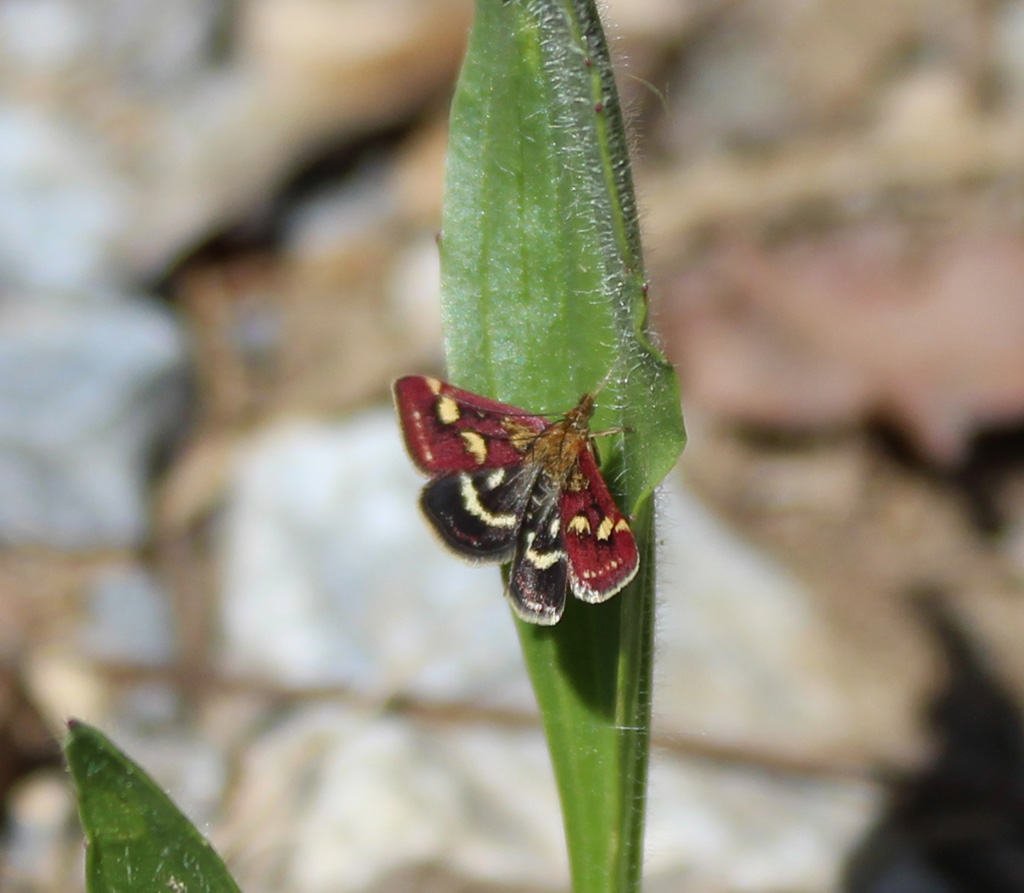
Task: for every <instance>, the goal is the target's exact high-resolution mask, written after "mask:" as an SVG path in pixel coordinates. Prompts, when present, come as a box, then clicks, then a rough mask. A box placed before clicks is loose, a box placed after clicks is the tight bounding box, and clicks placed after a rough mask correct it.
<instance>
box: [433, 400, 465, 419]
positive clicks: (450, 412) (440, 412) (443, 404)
mask: <svg viewBox="0 0 1024 893" xmlns="http://www.w3.org/2000/svg"><path fill="white" fill-rule="evenodd" d="M461 415H462V413H460V412H459V404H458V403H456V402H455V401H454V400H453V399H452V398H451V397H441V398H440V399H439V400H438V401H437V417H438V418H439V419H440V420H441V424H443V425H453V424H455V422H457V421H458V420H459V416H461Z"/></svg>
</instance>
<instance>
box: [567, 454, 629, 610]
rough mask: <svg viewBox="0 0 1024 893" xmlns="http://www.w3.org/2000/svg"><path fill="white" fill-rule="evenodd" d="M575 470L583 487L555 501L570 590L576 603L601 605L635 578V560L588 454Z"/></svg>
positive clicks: (625, 527)
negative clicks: (558, 507) (560, 525)
mask: <svg viewBox="0 0 1024 893" xmlns="http://www.w3.org/2000/svg"><path fill="white" fill-rule="evenodd" d="M579 470H580V473H581V474H582V475H583V478H584V479H585V481H586V485H585V486H584V487H583V488H582V489H579V490H564V491H563V492H562V496H561V500H560V503H561V504H560V512H561V521H562V528H563V537H564V540H565V552H566V555H567V557H568V565H569V585H570V586H571V587H572V591H573V594H574V595H575V596H576V597H577V598H580V599H582V600H583V601H585V602H603V601H605V600H606V599H609V598H611V597H612V596H613V595H615V593H617V592H619V591H620V590H621V589H622V588H623V587H624V586H626V584H628V583H629V582H630V581H631V580H632V579H633V577H635V576H636V572H637V568H638V567H639V565H640V554H639V552H638V550H637V545H636V539H635V538H634V536H633V531H632V530H631V529H630V526H629V521H628V520H627V519H626V516H625V515H623V514H622V512H621V511H619V507H618V506H617V505H616V504H615V500H614V499H613V498H612V494H611V493H610V492H608V485H607V484H606V483H605V481H604V477H603V476H602V475H601V469H600V468H598V466H597V460H596V459H595V458H594V454H593V453H592V452H591V451H590V450H589V449H585V450H581V451H580V457H579Z"/></svg>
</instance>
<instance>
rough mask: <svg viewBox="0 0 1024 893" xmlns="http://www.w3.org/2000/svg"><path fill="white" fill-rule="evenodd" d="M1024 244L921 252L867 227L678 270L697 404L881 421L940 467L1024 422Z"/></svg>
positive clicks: (727, 243)
mask: <svg viewBox="0 0 1024 893" xmlns="http://www.w3.org/2000/svg"><path fill="white" fill-rule="evenodd" d="M1022 282H1024V244H1022V243H1021V241H1020V238H1019V236H1018V235H1016V234H1015V233H1011V232H994V233H986V232H984V231H969V232H961V233H957V234H955V235H950V236H946V237H943V238H940V239H935V240H932V241H930V242H928V243H927V244H919V242H918V241H917V240H914V239H912V238H911V236H910V232H909V230H908V229H906V228H905V227H903V226H901V225H899V224H892V223H885V222H878V221H874V222H867V223H864V224H861V225H858V226H853V227H850V228H848V229H845V230H842V231H838V232H836V233H834V234H832V235H829V236H826V237H818V238H806V239H803V240H799V241H794V242H791V243H789V244H787V245H785V246H783V247H782V248H780V249H777V250H775V251H768V250H766V249H763V248H759V247H756V246H755V245H753V244H752V243H751V242H749V241H746V240H743V239H741V238H735V237H734V238H727V239H724V240H722V242H720V243H719V244H718V245H717V246H716V247H715V248H713V249H712V252H711V253H710V255H709V257H708V259H707V261H706V262H705V263H704V264H702V265H701V268H700V269H698V270H695V271H691V272H689V273H686V274H683V275H681V276H679V277H678V278H677V279H676V280H675V281H674V283H673V284H672V285H671V287H670V298H669V302H668V306H667V309H666V311H665V318H666V323H667V326H666V335H667V338H668V341H669V344H670V349H671V353H672V356H673V357H674V358H675V360H676V361H677V363H678V364H679V366H680V369H681V371H682V373H683V376H684V380H685V386H686V390H687V398H688V399H689V400H690V401H692V402H693V404H694V405H696V406H699V407H701V408H703V409H706V410H707V411H708V412H709V413H711V414H712V415H714V416H718V417H725V418H727V419H732V420H740V421H750V422H757V423H762V424H768V425H781V426H800V427H805V428H817V427H822V426H835V425H853V424H857V423H858V422H860V421H862V420H863V419H864V418H865V417H868V416H872V415H882V416H884V417H886V418H888V419H889V420H891V421H892V422H893V423H894V424H896V425H897V426H899V427H900V428H902V429H903V430H904V431H905V433H906V435H907V437H908V438H909V439H910V440H911V441H912V442H913V443H914V444H915V445H916V447H917V448H918V449H919V450H920V451H921V452H922V453H923V454H925V455H926V456H928V457H929V458H931V459H932V460H933V461H935V462H938V463H941V464H946V465H948V464H952V463H955V462H956V461H958V460H959V459H961V458H962V457H963V454H964V451H965V449H966V447H967V445H968V442H969V440H970V438H971V436H972V434H973V433H974V431H975V430H977V429H978V428H979V427H982V426H986V425H994V424H1000V423H1006V422H1011V421H1014V420H1017V419H1020V418H1024V301H1022V300H1021V283H1022Z"/></svg>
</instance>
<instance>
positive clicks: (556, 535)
mask: <svg viewBox="0 0 1024 893" xmlns="http://www.w3.org/2000/svg"><path fill="white" fill-rule="evenodd" d="M394 396H395V407H396V409H397V411H398V418H399V422H400V423H401V427H402V434H403V436H404V438H405V445H406V447H407V449H408V451H409V456H410V457H411V458H412V461H413V464H415V466H416V467H417V468H418V469H419V470H420V471H421V472H423V473H424V474H426V475H429V476H430V480H429V481H428V482H427V484H426V486H425V487H424V488H423V492H422V494H421V496H420V507H421V508H422V510H423V514H424V515H425V516H426V518H427V520H428V521H429V522H430V524H431V526H432V527H433V528H434V530H435V531H436V532H437V533H438V535H439V536H440V538H441V540H442V542H443V543H444V544H445V545H446V546H447V547H448V548H449V549H451V550H452V551H453V552H454V553H455V554H456V555H459V556H460V557H462V558H465V559H467V560H469V561H470V562H473V563H479V564H504V563H505V562H511V568H510V571H509V581H508V588H507V590H506V596H507V597H508V600H509V602H510V603H511V605H512V608H513V610H514V611H515V612H516V614H517V615H518V616H519V617H520V618H521V619H523V620H525V621H527V622H529V623H536V624H541V625H544V626H550V625H552V624H555V623H557V622H558V620H559V618H560V617H561V616H562V611H563V610H564V608H565V601H566V593H567V591H569V590H571V591H572V593H573V595H575V596H576V597H577V598H579V599H581V600H583V601H585V602H592V603H594V602H603V601H606V600H607V599H609V598H611V597H612V596H613V595H615V594H616V593H617V592H619V591H620V590H621V589H622V588H623V587H624V586H626V584H627V583H629V582H630V581H631V580H632V579H633V578H634V577H635V576H636V572H637V568H638V566H639V563H640V557H639V553H638V551H637V545H636V540H635V539H634V537H633V531H632V530H631V529H630V526H629V521H628V520H627V519H626V517H625V515H623V513H622V512H621V511H620V510H619V508H618V506H617V505H616V504H615V500H614V499H613V498H612V495H611V493H610V492H609V491H608V485H607V484H606V483H605V481H604V478H603V477H602V476H601V470H600V468H599V467H598V464H597V457H596V454H595V451H594V446H593V441H592V436H591V433H590V418H591V416H592V415H593V413H594V395H593V394H584V395H583V397H581V398H580V401H579V403H577V405H576V406H575V407H574V408H573V409H571V410H569V412H567V413H566V414H565V415H564V416H563V417H562V418H561V419H558V420H557V421H553V422H552V421H549V420H548V419H545V418H543V417H542V416H538V415H534V414H533V413H529V412H526V411H525V410H523V409H519V408H517V407H515V406H510V405H508V404H506V403H498V402H497V401H495V400H489V399H487V398H486V397H481V396H479V395H477V394H473V393H470V392H469V391H464V390H461V389H460V388H456V387H454V386H452V385H450V384H447V383H446V382H443V381H439V380H438V379H436V378H428V377H426V376H422V375H407V376H404V377H403V378H399V379H398V380H397V381H396V382H395V384H394Z"/></svg>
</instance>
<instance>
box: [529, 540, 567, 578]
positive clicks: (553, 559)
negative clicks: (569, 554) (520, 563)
mask: <svg viewBox="0 0 1024 893" xmlns="http://www.w3.org/2000/svg"><path fill="white" fill-rule="evenodd" d="M534 539H535V537H534V536H533V534H530V535H529V539H528V541H527V549H526V554H525V555H524V557H525V558H526V560H527V561H529V562H530V564H532V565H533V566H534V567H535V568H537V570H539V571H546V570H548V568H551V567H554V566H555V565H556V564H558V562H559V561H561V560H562V559H563V558H565V553H564V552H562V551H561V550H560V549H552V550H551V551H550V552H538V551H537V550H536V549H534V548H533V541H534Z"/></svg>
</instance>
